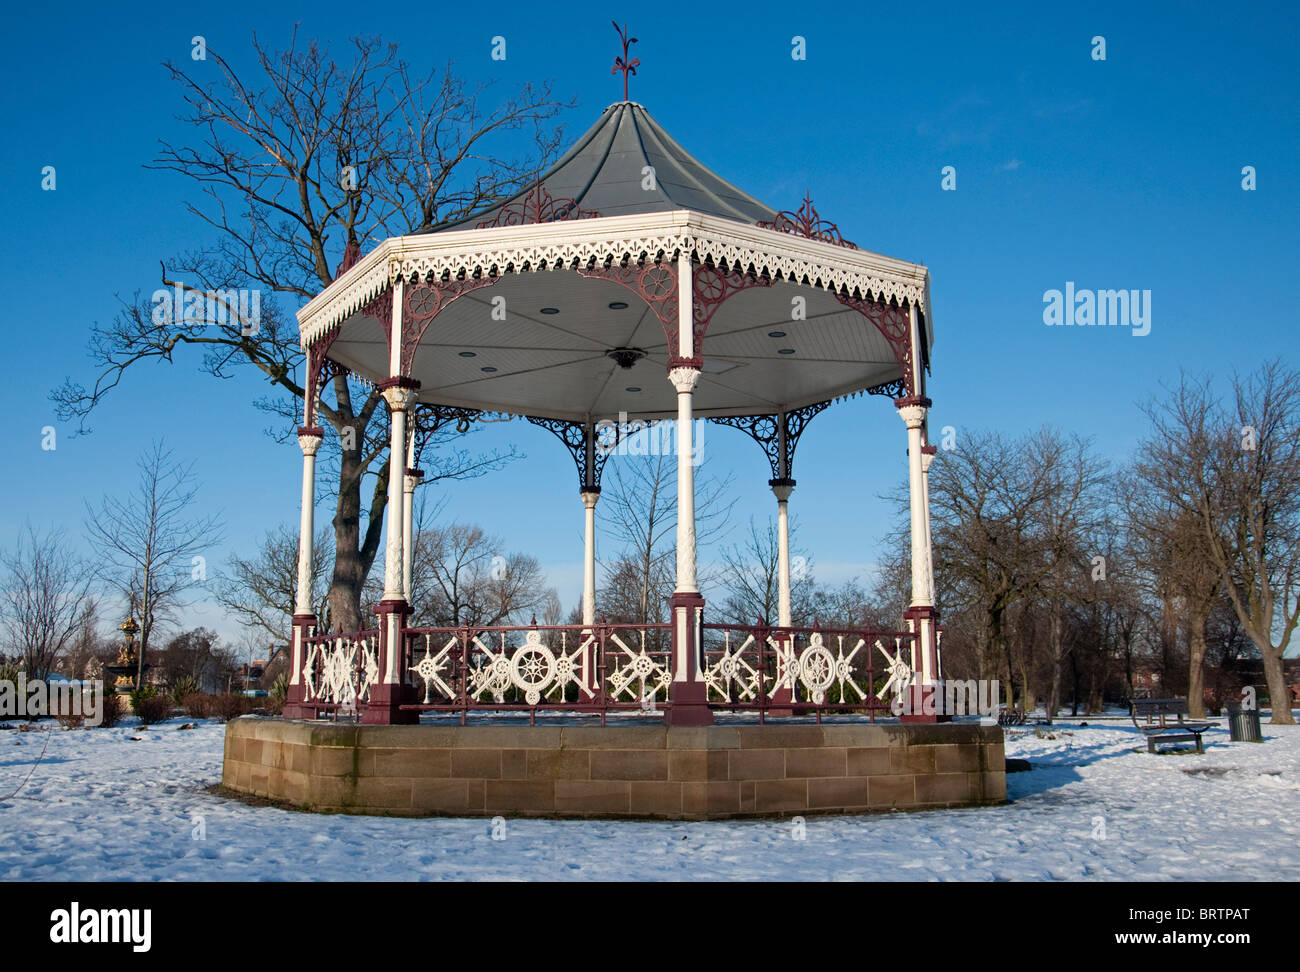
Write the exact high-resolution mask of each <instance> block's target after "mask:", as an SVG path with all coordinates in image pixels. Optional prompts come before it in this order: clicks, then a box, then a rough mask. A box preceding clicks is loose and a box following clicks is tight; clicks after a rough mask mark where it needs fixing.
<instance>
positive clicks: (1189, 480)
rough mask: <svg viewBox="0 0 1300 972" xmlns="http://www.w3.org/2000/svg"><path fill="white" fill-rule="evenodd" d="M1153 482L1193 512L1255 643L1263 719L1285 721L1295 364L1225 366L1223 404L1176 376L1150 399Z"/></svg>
mask: <svg viewBox="0 0 1300 972" xmlns="http://www.w3.org/2000/svg"><path fill="white" fill-rule="evenodd" d="M1145 408H1146V412H1147V414H1148V416H1149V417H1150V418H1151V422H1152V425H1153V431H1152V434H1151V436H1150V437H1149V438H1148V439H1147V440H1146V441H1145V442H1144V443H1143V444H1142V451H1143V454H1144V456H1145V459H1146V461H1148V462H1150V463H1151V465H1152V467H1153V468H1155V469H1158V470H1159V472H1160V475H1159V477H1158V478H1157V479H1155V480H1153V481H1152V486H1153V488H1157V489H1160V490H1162V491H1163V492H1164V494H1165V496H1166V497H1167V498H1168V500H1169V502H1170V503H1171V504H1173V505H1174V506H1176V507H1177V509H1178V510H1179V511H1180V512H1183V513H1186V514H1190V515H1191V516H1194V517H1195V518H1196V519H1198V520H1199V521H1200V523H1201V525H1202V527H1203V529H1204V531H1205V538H1206V541H1207V542H1208V546H1209V551H1210V555H1211V559H1212V562H1213V563H1214V565H1215V567H1216V568H1217V569H1218V571H1219V578H1220V580H1221V582H1222V583H1223V586H1224V588H1225V590H1226V591H1227V593H1228V597H1229V598H1230V600H1231V601H1232V604H1233V607H1234V608H1235V610H1236V612H1237V616H1238V618H1239V619H1240V620H1241V624H1242V627H1243V628H1244V629H1245V631H1246V633H1247V634H1248V635H1249V636H1250V639H1251V641H1253V642H1254V643H1255V645H1256V647H1258V649H1259V652H1260V655H1261V657H1262V659H1263V663H1264V675H1265V678H1266V680H1267V682H1268V691H1269V698H1270V700H1271V701H1272V707H1273V717H1272V721H1273V722H1274V723H1278V724H1286V725H1292V724H1294V722H1295V719H1294V717H1293V715H1292V713H1291V704H1290V702H1291V695H1290V691H1289V690H1288V687H1287V684H1286V679H1285V676H1284V674H1283V669H1282V656H1283V654H1284V653H1285V651H1286V648H1287V646H1288V645H1289V644H1290V641H1291V635H1292V633H1293V632H1294V631H1295V628H1296V625H1297V623H1300V373H1298V372H1296V371H1294V370H1292V369H1289V368H1287V367H1286V366H1285V365H1283V364H1282V362H1280V361H1273V362H1269V363H1267V364H1265V365H1263V366H1262V367H1261V368H1260V369H1259V370H1258V371H1257V372H1255V373H1254V374H1253V375H1250V376H1242V375H1240V374H1238V375H1234V377H1233V380H1232V400H1231V402H1230V403H1229V404H1228V405H1227V406H1225V405H1224V404H1223V402H1222V401H1221V400H1220V399H1219V398H1217V397H1216V396H1215V394H1214V392H1213V389H1212V388H1211V386H1210V383H1209V381H1208V380H1203V381H1197V380H1193V379H1190V378H1188V377H1187V376H1186V375H1184V376H1183V379H1182V381H1181V382H1180V384H1179V386H1178V387H1177V388H1176V389H1173V390H1171V392H1170V393H1169V394H1168V395H1167V396H1165V397H1163V398H1160V399H1157V400H1154V401H1152V402H1149V403H1148V404H1147V405H1146V407H1145Z"/></svg>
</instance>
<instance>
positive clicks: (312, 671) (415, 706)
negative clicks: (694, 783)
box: [301, 623, 913, 725]
mask: <svg viewBox="0 0 1300 972" xmlns="http://www.w3.org/2000/svg"><path fill="white" fill-rule="evenodd" d="M671 627H672V626H671V625H669V624H608V623H601V624H596V625H591V626H585V625H580V624H578V625H572V624H570V625H499V626H493V627H479V626H464V625H462V626H460V627H425V628H404V629H403V631H402V641H401V651H402V657H401V660H400V666H399V668H400V671H401V673H402V679H403V683H404V685H405V686H406V687H405V689H404V690H403V693H402V695H403V699H404V701H403V703H402V704H401V706H400V707H401V708H402V709H404V710H406V711H416V712H452V713H459V714H460V718H461V722H462V723H464V722H465V721H466V720H467V718H468V716H469V713H470V712H473V711H484V712H487V711H498V712H500V711H507V712H509V711H513V712H527V713H528V714H529V721H530V722H535V721H536V717H537V713H539V712H546V711H565V712H580V713H593V714H598V715H599V716H600V719H601V724H602V725H604V723H605V717H606V715H607V714H608V713H610V712H623V713H634V712H644V713H661V712H662V711H663V710H664V709H666V708H669V707H671V702H670V701H669V697H668V696H669V686H670V684H671V682H672V679H673V658H674V655H673V650H672V630H671ZM702 633H703V641H702V664H701V666H700V668H701V674H702V677H703V679H704V681H705V683H706V685H707V687H708V702H709V706H710V707H711V708H714V709H718V710H724V711H737V712H756V713H758V717H759V720H760V721H764V720H765V719H766V717H767V716H769V715H778V716H784V715H814V716H816V718H817V720H818V721H819V722H820V721H821V718H822V716H823V714H826V713H858V714H865V715H867V716H868V717H869V718H870V719H871V720H872V721H873V722H874V721H875V718H876V716H877V715H878V714H880V715H886V714H891V713H890V700H891V695H892V694H893V693H897V692H899V691H901V689H902V688H903V687H904V686H905V685H906V684H907V682H908V680H909V679H910V677H911V657H912V642H913V635H912V634H911V633H910V632H906V631H879V630H875V629H872V628H820V627H817V626H813V627H811V628H779V627H767V626H764V625H739V624H705V625H704V626H703V632H702ZM379 640H380V639H379V632H378V631H377V630H367V631H359V632H353V633H348V634H312V635H310V636H309V637H307V638H306V639H305V640H304V651H305V664H304V667H303V671H302V673H301V674H302V678H303V682H304V686H303V703H302V704H303V706H304V707H306V708H307V709H308V710H310V711H312V712H313V713H314V714H315V715H316V716H317V717H319V716H321V715H331V714H332V715H335V716H337V715H340V714H347V713H352V712H357V711H358V710H359V709H360V708H361V707H362V706H364V705H365V704H366V703H367V701H368V700H369V698H370V694H371V687H372V686H373V685H374V684H375V683H376V682H377V681H378V680H379V677H380V673H379V665H380V661H381V659H380V650H379Z"/></svg>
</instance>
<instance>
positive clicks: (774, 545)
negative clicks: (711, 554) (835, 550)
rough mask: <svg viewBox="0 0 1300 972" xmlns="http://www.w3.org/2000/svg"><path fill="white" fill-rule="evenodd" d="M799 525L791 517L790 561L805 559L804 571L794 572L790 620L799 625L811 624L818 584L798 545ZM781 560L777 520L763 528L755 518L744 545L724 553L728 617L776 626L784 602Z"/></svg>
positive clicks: (792, 576)
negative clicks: (780, 570)
mask: <svg viewBox="0 0 1300 972" xmlns="http://www.w3.org/2000/svg"><path fill="white" fill-rule="evenodd" d="M796 526H797V524H796V522H795V520H794V518H791V521H790V560H791V562H792V563H794V562H796V561H798V560H799V558H800V557H803V561H802V569H799V570H795V569H792V570H791V572H790V620H791V622H792V623H793V624H795V625H796V626H798V625H804V624H807V623H808V622H809V611H810V603H809V602H810V595H811V593H812V590H813V586H814V585H813V574H812V569H811V567H810V566H809V565H808V558H807V557H806V556H804V555H803V553H802V551H801V550H800V549H799V548H798V546H797V545H796V543H795V537H796V535H797V530H796ZM779 561H780V538H779V537H778V536H777V525H776V521H775V519H774V518H772V517H769V518H768V519H767V520H766V521H764V522H763V524H762V525H760V524H759V523H758V522H757V521H755V520H754V519H753V518H752V517H751V518H750V521H749V532H748V533H747V534H746V535H745V537H744V539H743V541H742V543H740V544H733V545H730V546H727V547H725V548H724V549H723V551H722V563H723V567H724V568H725V583H726V585H727V597H726V600H725V601H724V602H723V605H722V610H723V611H724V612H725V613H726V616H727V617H728V618H730V619H732V620H735V621H742V622H745V623H747V624H748V623H750V622H752V621H755V620H758V621H762V622H763V623H764V624H769V625H773V624H776V622H777V611H778V607H779V603H778V602H779V599H780V576H779V574H778V569H779V566H780V564H779Z"/></svg>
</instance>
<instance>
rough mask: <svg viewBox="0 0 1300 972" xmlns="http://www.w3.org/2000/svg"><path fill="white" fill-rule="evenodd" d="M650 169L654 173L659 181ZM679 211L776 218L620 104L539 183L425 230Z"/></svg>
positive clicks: (630, 105)
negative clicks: (504, 199) (575, 208)
mask: <svg viewBox="0 0 1300 972" xmlns="http://www.w3.org/2000/svg"><path fill="white" fill-rule="evenodd" d="M647 166H650V167H652V168H653V170H654V171H653V179H650V172H649V171H648V170H647V168H646V167H647ZM573 207H577V210H576V211H574V209H573ZM677 209H690V210H694V211H695V212H700V213H708V214H709V215H712V216H720V217H723V218H724V219H734V220H739V221H741V222H744V223H750V224H753V223H757V222H770V221H771V220H772V219H773V217H774V216H775V215H776V211H775V210H774V209H772V207H770V206H767V205H764V204H763V203H761V202H759V201H758V200H757V199H755V198H754V197H753V196H751V195H749V193H747V192H744V191H742V190H740V189H737V188H736V187H735V186H733V185H732V184H731V183H730V182H728V181H727V180H726V179H723V178H722V177H721V176H719V175H717V174H716V173H715V172H713V171H711V170H710V169H708V168H707V167H706V166H704V165H703V164H702V163H701V162H700V161H699V160H698V159H696V158H695V157H694V156H692V155H691V154H690V153H689V152H687V151H686V150H685V149H684V148H682V147H681V145H679V144H678V143H677V141H676V140H675V139H674V138H673V137H672V136H671V135H669V134H668V132H666V131H665V130H664V128H663V126H661V125H660V124H659V123H658V122H657V121H655V120H654V119H653V118H651V117H650V113H649V112H648V111H646V110H645V108H643V107H642V106H641V105H639V104H637V103H636V102H633V101H621V102H617V103H615V104H612V105H610V106H609V107H608V108H606V109H605V111H604V112H603V113H602V114H601V116H600V119H599V120H598V121H597V122H596V124H594V125H593V126H591V128H590V129H588V130H587V133H586V134H585V135H583V136H582V138H580V139H578V141H577V143H576V144H575V145H574V146H573V147H572V148H570V149H569V151H568V152H566V153H565V155H564V157H563V158H561V159H560V160H559V161H558V162H556V163H555V165H553V166H551V168H550V169H548V170H547V171H546V172H545V173H544V174H543V175H542V176H541V178H540V179H539V180H538V184H537V185H536V186H534V187H531V188H529V189H527V190H525V191H524V192H521V193H519V194H518V195H516V196H513V197H512V198H510V199H508V200H506V201H505V202H502V203H497V204H496V205H494V206H490V207H488V208H487V209H483V210H480V211H479V212H477V213H473V214H471V215H470V216H467V217H465V218H464V219H461V220H458V221H456V222H454V223H444V224H441V225H439V226H436V227H432V228H430V229H428V230H426V231H425V232H429V233H441V232H445V231H447V230H466V229H476V228H483V227H488V226H512V225H520V224H524V223H544V222H550V221H551V220H553V219H573V218H581V217H593V216H627V215H630V214H634V213H661V212H670V211H672V210H677Z"/></svg>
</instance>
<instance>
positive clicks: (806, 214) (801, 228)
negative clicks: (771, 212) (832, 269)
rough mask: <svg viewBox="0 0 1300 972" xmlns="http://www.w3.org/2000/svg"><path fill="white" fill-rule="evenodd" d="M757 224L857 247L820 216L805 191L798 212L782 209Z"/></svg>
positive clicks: (823, 241)
mask: <svg viewBox="0 0 1300 972" xmlns="http://www.w3.org/2000/svg"><path fill="white" fill-rule="evenodd" d="M758 225H759V226H761V227H762V228H763V229H774V230H777V231H778V232H781V233H790V234H792V235H793V236H803V237H806V238H807V239H810V240H819V241H821V242H822V243H834V244H835V245H836V246H842V247H845V248H847V249H850V250H856V249H857V246H856V245H854V244H853V243H850V242H849V241H848V240H846V239H845V238H844V237H842V236H841V235H840V228H839V227H838V226H836V225H835V224H834V223H832V222H830V221H829V220H825V219H822V218H821V216H820V215H819V214H818V212H817V209H816V207H814V206H813V203H812V197H811V196H809V195H808V194H807V193H805V194H804V197H803V205H802V206H800V207H799V210H798V212H794V213H792V212H790V211H789V210H782V211H781V212H779V213H777V214H776V216H775V217H774V218H773V219H772V221H771V222H763V221H760V222H759V224H758Z"/></svg>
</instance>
